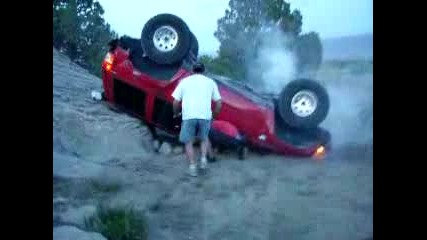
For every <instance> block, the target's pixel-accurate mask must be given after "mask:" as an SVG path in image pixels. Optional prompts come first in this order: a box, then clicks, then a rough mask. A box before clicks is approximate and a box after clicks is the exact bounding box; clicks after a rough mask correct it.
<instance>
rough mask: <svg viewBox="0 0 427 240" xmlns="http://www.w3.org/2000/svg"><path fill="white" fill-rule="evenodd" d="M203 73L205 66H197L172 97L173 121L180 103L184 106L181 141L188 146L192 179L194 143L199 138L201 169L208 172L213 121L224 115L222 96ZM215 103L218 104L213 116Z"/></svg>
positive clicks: (198, 64) (187, 151)
mask: <svg viewBox="0 0 427 240" xmlns="http://www.w3.org/2000/svg"><path fill="white" fill-rule="evenodd" d="M204 71H205V67H204V65H203V64H202V63H196V64H194V66H193V73H194V74H192V75H190V76H188V77H186V78H184V79H182V80H181V82H180V83H179V85H178V86H177V87H176V89H175V91H174V92H173V93H172V97H173V98H174V102H173V111H174V117H177V116H178V113H179V106H180V102H181V103H182V104H181V105H182V125H181V132H180V134H179V140H180V141H181V142H182V143H183V144H185V153H186V155H187V158H188V160H189V162H190V167H189V170H190V175H191V176H193V177H196V176H197V166H196V161H195V159H194V149H193V144H194V140H195V138H196V137H197V138H199V139H200V141H201V159H200V168H201V169H206V168H207V164H208V163H207V158H206V155H207V151H208V147H209V145H210V143H209V131H210V127H211V120H212V118H215V117H216V116H217V115H218V114H219V112H220V111H221V95H220V94H219V91H218V86H217V84H216V83H215V81H214V80H212V79H210V78H208V77H206V76H204V75H202V73H203V72H204ZM212 100H213V101H214V102H215V109H214V111H213V112H212V109H211V106H212V102H211V101H212Z"/></svg>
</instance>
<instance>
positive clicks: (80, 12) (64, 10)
mask: <svg viewBox="0 0 427 240" xmlns="http://www.w3.org/2000/svg"><path fill="white" fill-rule="evenodd" d="M103 14H104V9H103V8H102V6H101V4H100V3H99V2H95V1H93V0H71V1H70V0H54V1H53V46H54V47H55V48H57V49H60V50H62V51H64V52H65V53H66V54H67V55H68V56H69V57H70V59H71V60H72V61H75V62H78V63H79V64H80V65H83V66H86V67H87V68H88V69H89V71H90V72H92V73H94V74H97V75H99V74H100V72H99V66H100V64H101V61H102V58H103V57H104V54H105V53H106V51H107V43H108V41H110V40H111V39H113V38H116V37H117V34H116V33H115V32H114V31H112V30H111V29H110V26H109V25H108V24H107V23H106V22H105V20H104V18H103Z"/></svg>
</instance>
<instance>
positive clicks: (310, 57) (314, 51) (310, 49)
mask: <svg viewBox="0 0 427 240" xmlns="http://www.w3.org/2000/svg"><path fill="white" fill-rule="evenodd" d="M295 52H296V54H297V56H298V70H299V71H300V72H312V71H316V70H317V69H318V68H319V66H320V64H321V63H322V57H323V48H322V42H321V40H320V37H319V34H317V33H315V32H309V33H307V34H302V35H300V36H298V39H297V41H296V47H295Z"/></svg>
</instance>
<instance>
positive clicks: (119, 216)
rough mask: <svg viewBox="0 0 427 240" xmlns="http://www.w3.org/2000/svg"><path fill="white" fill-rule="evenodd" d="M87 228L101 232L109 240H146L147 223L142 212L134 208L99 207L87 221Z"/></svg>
mask: <svg viewBox="0 0 427 240" xmlns="http://www.w3.org/2000/svg"><path fill="white" fill-rule="evenodd" d="M84 224H85V228H87V229H88V230H89V231H94V232H99V233H101V234H102V235H103V236H104V237H106V238H107V239H108V240H146V239H148V226H147V221H146V218H145V216H144V214H143V213H142V212H138V211H135V210H134V209H133V208H126V207H115V208H108V207H106V206H103V205H99V206H98V207H97V211H96V213H95V215H93V216H91V217H89V218H86V219H85V223H84Z"/></svg>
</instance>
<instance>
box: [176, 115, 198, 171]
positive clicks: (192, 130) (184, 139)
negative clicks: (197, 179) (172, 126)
mask: <svg viewBox="0 0 427 240" xmlns="http://www.w3.org/2000/svg"><path fill="white" fill-rule="evenodd" d="M195 134H196V121H195V120H193V119H190V120H183V121H182V127H181V132H180V134H179V140H180V141H181V143H183V144H185V154H186V156H187V159H188V161H189V162H190V174H191V175H192V176H197V168H196V161H195V160H194V149H193V143H194V137H195Z"/></svg>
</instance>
